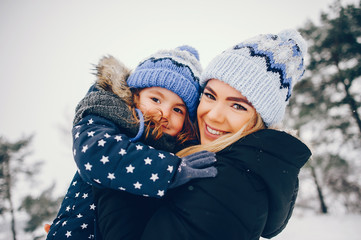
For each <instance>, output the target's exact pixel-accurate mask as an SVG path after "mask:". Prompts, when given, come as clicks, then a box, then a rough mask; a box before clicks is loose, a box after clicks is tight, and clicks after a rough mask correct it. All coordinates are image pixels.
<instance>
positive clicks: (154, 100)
mask: <svg viewBox="0 0 361 240" xmlns="http://www.w3.org/2000/svg"><path fill="white" fill-rule="evenodd" d="M151 99H152V101H153V102H156V103H160V101H159V99H158V98H155V97H152V98H151Z"/></svg>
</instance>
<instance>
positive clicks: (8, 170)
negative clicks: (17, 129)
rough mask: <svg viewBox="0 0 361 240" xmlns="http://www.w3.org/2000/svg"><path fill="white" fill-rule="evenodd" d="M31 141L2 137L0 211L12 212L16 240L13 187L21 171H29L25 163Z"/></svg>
mask: <svg viewBox="0 0 361 240" xmlns="http://www.w3.org/2000/svg"><path fill="white" fill-rule="evenodd" d="M30 141H31V137H28V138H24V139H22V140H19V141H16V142H8V141H6V140H5V139H4V138H2V137H0V170H1V171H0V189H1V190H0V199H1V201H0V213H1V214H2V215H3V214H5V213H6V212H9V213H10V217H11V232H12V236H13V240H16V226H15V222H16V221H15V207H14V198H13V187H14V185H15V182H16V179H17V175H18V174H19V173H21V172H22V173H28V172H29V170H28V169H27V168H25V167H24V164H23V163H24V159H25V157H26V156H27V154H28V152H26V151H25V149H26V147H27V146H28V145H29V143H30Z"/></svg>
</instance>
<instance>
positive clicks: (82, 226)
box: [80, 223, 88, 229]
mask: <svg viewBox="0 0 361 240" xmlns="http://www.w3.org/2000/svg"><path fill="white" fill-rule="evenodd" d="M80 227H81V229H85V228H88V224H85V223H83V224H82V225H81V226H80Z"/></svg>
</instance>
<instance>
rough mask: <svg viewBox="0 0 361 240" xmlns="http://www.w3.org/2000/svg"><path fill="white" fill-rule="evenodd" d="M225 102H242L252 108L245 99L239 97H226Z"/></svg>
mask: <svg viewBox="0 0 361 240" xmlns="http://www.w3.org/2000/svg"><path fill="white" fill-rule="evenodd" d="M226 100H228V101H235V102H244V103H246V104H248V105H250V106H252V103H250V102H248V101H247V99H245V98H240V97H227V98H226Z"/></svg>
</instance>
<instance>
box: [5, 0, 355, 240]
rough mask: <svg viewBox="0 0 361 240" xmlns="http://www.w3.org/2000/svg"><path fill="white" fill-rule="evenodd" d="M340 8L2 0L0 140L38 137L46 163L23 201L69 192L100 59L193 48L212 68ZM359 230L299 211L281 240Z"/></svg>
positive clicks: (323, 0) (24, 188) (246, 2)
mask: <svg viewBox="0 0 361 240" xmlns="http://www.w3.org/2000/svg"><path fill="white" fill-rule="evenodd" d="M333 2H334V1H333V0H317V1H314V0H303V1H295V0H272V1H270V0H183V1H175V0H151V1H149V0H132V1H129V0H127V1H123V0H104V1H95V0H77V1H71V0H63V1H48V0H0V36H1V37H0V76H1V77H0V86H1V94H0V135H2V136H5V137H6V138H7V139H8V140H10V141H15V140H19V139H20V138H22V137H23V136H28V135H31V134H34V140H33V143H32V145H31V147H30V148H31V149H32V151H33V154H32V155H31V156H30V157H29V161H30V162H31V161H37V160H41V161H44V166H43V168H42V169H41V170H39V174H38V181H37V183H36V185H31V184H30V185H29V184H26V183H22V184H21V185H19V187H18V191H17V194H18V197H21V196H22V195H25V194H28V193H29V192H28V191H29V190H28V189H29V188H30V189H32V191H33V192H36V191H41V190H43V189H44V188H45V187H47V186H49V185H50V184H51V183H52V182H56V188H55V193H56V194H57V195H62V194H64V193H65V191H66V189H67V187H68V184H69V183H70V180H71V178H72V176H73V174H74V172H75V164H74V163H73V160H72V156H71V139H70V131H71V123H72V118H73V113H74V109H75V106H76V104H77V103H78V101H79V100H80V99H81V98H82V97H83V96H84V94H85V93H86V91H87V89H88V87H89V86H90V85H91V84H92V82H93V81H94V77H93V76H92V75H91V69H92V64H95V63H97V62H98V60H99V59H100V57H101V56H103V55H106V54H111V55H113V56H115V57H116V58H118V59H119V60H121V61H122V62H124V63H125V64H126V65H127V66H128V67H130V68H134V67H135V66H136V65H137V64H138V62H140V61H141V60H142V59H143V58H145V57H147V56H149V55H150V54H152V53H154V52H155V51H158V50H160V49H171V48H175V47H177V46H180V45H183V44H188V45H191V46H193V47H195V48H196V49H197V50H198V51H199V53H200V59H201V63H202V65H203V66H206V65H207V63H208V62H209V61H210V60H211V59H212V58H213V57H214V56H215V55H217V54H219V53H220V52H222V51H223V50H225V49H227V48H229V47H231V46H232V45H234V44H236V43H238V42H240V41H242V40H245V39H247V38H249V37H252V36H254V35H257V34H260V33H278V32H279V31H281V30H283V29H285V28H299V27H302V26H304V24H305V23H306V21H307V20H308V19H309V20H311V21H313V22H314V23H318V22H319V17H320V14H321V11H322V10H323V11H327V10H328V6H329V5H330V4H332V3H333ZM341 2H342V3H344V4H345V3H356V2H358V1H357V0H342V1H341ZM64 131H65V133H64ZM360 227H361V218H360V216H343V215H340V216H335V215H331V217H324V216H314V215H312V214H306V215H305V214H295V217H294V218H292V219H291V222H290V223H289V226H288V227H287V229H286V230H285V231H284V232H283V233H282V234H281V235H280V236H279V237H277V238H275V239H276V240H283V239H292V240H297V239H303V240H304V239H327V240H332V239H348V240H353V239H361V228H360ZM1 231H2V230H1V229H0V232H1ZM0 239H1V235H0Z"/></svg>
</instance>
